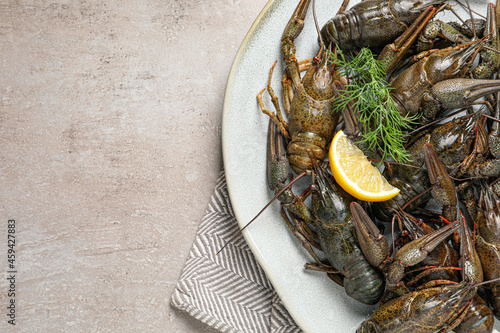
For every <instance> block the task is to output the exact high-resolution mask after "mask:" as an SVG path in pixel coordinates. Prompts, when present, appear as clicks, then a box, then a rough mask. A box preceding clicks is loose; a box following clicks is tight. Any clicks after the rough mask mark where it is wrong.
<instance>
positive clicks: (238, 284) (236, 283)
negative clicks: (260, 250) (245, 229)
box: [171, 171, 302, 333]
mask: <svg viewBox="0 0 500 333" xmlns="http://www.w3.org/2000/svg"><path fill="white" fill-rule="evenodd" d="M239 229H240V228H239V226H238V223H237V222H236V219H235V217H234V212H233V210H232V207H231V202H230V200H229V196H228V192H227V185H226V178H225V175H224V171H221V173H220V175H219V179H218V180H217V185H216V187H215V191H214V194H213V195H212V198H211V199H210V202H209V204H208V208H207V210H206V213H205V216H204V217H203V218H202V221H201V225H200V227H199V230H198V233H197V235H196V239H195V241H194V243H193V247H192V248H191V251H190V253H189V256H188V259H187V261H186V264H185V266H184V269H183V271H182V273H181V276H180V278H179V282H178V284H177V286H176V288H175V290H174V292H173V294H172V299H171V303H172V305H173V306H174V307H176V308H178V309H181V310H184V311H186V312H187V313H189V314H190V315H192V316H193V317H195V318H197V319H198V320H200V321H202V322H204V323H206V324H207V325H209V326H211V327H213V328H215V329H217V330H219V331H221V332H231V333H233V332H234V333H237V332H244V333H269V332H271V333H288V332H293V333H301V332H302V330H301V329H300V328H299V327H298V326H297V325H296V324H295V323H294V321H293V319H292V318H291V317H290V315H289V314H288V312H287V311H286V309H285V307H284V305H283V303H282V302H281V300H280V298H279V297H278V295H277V294H276V292H275V291H274V289H273V287H272V285H271V283H270V282H269V280H268V279H267V277H266V275H265V273H264V271H263V270H262V268H261V267H260V266H259V264H258V263H257V261H256V260H255V258H254V256H253V254H252V252H251V251H250V248H249V247H248V245H247V244H246V242H245V239H244V238H243V236H242V235H241V233H239ZM235 237H236V238H235ZM230 240H231V242H230V244H229V245H228V246H227V247H226V248H225V249H224V251H222V252H221V253H219V254H218V255H217V256H216V255H215V254H216V253H217V252H218V251H219V250H220V249H221V248H222V246H224V244H226V243H227V242H228V241H230Z"/></svg>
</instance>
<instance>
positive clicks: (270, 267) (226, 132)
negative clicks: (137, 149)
mask: <svg viewBox="0 0 500 333" xmlns="http://www.w3.org/2000/svg"><path fill="white" fill-rule="evenodd" d="M483 1H484V0H483ZM483 1H480V3H481V5H480V6H478V5H477V4H476V5H475V6H474V5H473V7H478V8H479V9H480V8H483V9H481V10H480V11H481V12H482V13H485V12H486V9H485V8H486V5H485V3H486V2H483ZM356 2H358V1H357V0H355V1H351V4H350V6H352V5H353V4H354V3H356ZM297 3H298V0H271V1H269V3H268V4H267V5H266V6H265V8H264V9H263V10H262V12H261V14H260V15H259V16H258V17H257V19H256V21H255V23H254V24H253V26H252V28H251V29H250V31H249V33H248V35H247V36H246V38H245V39H244V41H243V43H242V45H241V47H240V49H239V51H238V53H237V55H236V58H235V61H234V64H233V67H232V70H231V74H230V77H229V80H228V84H227V89H226V96H225V103H224V114H223V136H222V144H223V158H224V167H225V171H226V178H227V185H228V190H229V195H230V198H231V203H232V205H233V208H234V212H235V214H236V218H237V220H238V222H239V223H240V226H243V225H245V224H246V223H247V222H248V221H250V220H251V219H252V218H253V217H254V216H255V215H256V214H257V213H258V212H259V211H260V209H261V208H262V207H264V206H265V205H266V204H267V203H268V201H269V200H270V199H271V198H272V193H271V192H270V191H269V190H268V188H267V185H266V133H267V125H268V117H267V116H265V115H264V114H263V113H262V112H261V111H260V109H259V106H258V104H257V99H256V95H257V93H258V92H259V91H260V90H261V89H263V88H265V87H266V84H267V79H268V74H269V69H270V67H271V65H272V64H273V62H274V61H275V60H278V65H277V66H276V69H275V75H274V77H273V82H272V85H273V88H274V89H275V91H276V93H277V94H280V93H281V85H280V80H281V73H282V72H283V66H282V65H283V64H282V61H281V59H282V55H281V53H280V39H281V35H282V33H283V29H284V27H285V25H286V24H287V22H288V20H289V19H290V16H291V14H292V13H293V11H294V10H295V7H296V6H297ZM340 3H341V1H339V0H336V1H316V6H317V9H316V12H317V16H318V20H319V24H320V26H322V25H323V24H324V23H325V22H326V21H327V20H328V19H330V18H331V17H332V16H333V15H334V14H335V13H336V12H337V10H338V9H339V7H340ZM295 45H296V46H297V58H298V59H304V58H308V57H311V56H314V55H315V54H316V52H317V48H318V47H317V34H316V30H315V27H314V22H313V18H312V10H311V8H309V11H308V14H307V17H306V20H305V28H304V30H303V31H302V33H301V35H300V36H299V37H298V38H297V39H296V40H295ZM264 97H265V100H266V103H267V107H268V108H269V110H274V109H273V107H272V105H271V103H270V100H269V98H267V96H266V94H264ZM244 236H245V239H246V240H247V242H248V244H249V246H250V248H251V249H252V251H253V253H254V255H255V257H256V258H257V260H258V261H259V263H260V264H261V266H262V267H263V269H264V270H265V271H266V274H267V276H268V277H269V279H270V281H271V282H272V284H273V286H274V288H275V289H276V291H277V293H278V294H279V296H280V297H281V299H282V301H283V303H284V304H285V306H286V308H287V309H288V311H289V312H290V314H291V315H292V317H293V318H294V320H295V321H296V323H297V324H298V325H299V326H300V327H301V328H302V329H303V330H304V331H305V332H311V333H318V332H322V333H327V332H355V330H356V328H357V327H358V326H359V324H360V323H361V322H362V321H363V320H364V319H366V318H367V317H368V316H369V314H370V312H371V311H372V310H373V309H374V307H371V306H366V305H363V304H361V303H359V302H357V301H355V300H353V299H352V298H350V297H348V296H346V294H345V291H344V290H343V288H342V287H340V286H338V285H336V284H335V283H334V282H332V281H331V280H330V279H329V278H327V276H326V275H325V274H323V273H319V272H313V271H307V270H305V269H304V263H306V262H312V259H311V258H310V256H309V255H308V254H307V253H306V251H305V250H304V249H303V248H302V246H301V245H300V243H299V242H298V240H297V239H296V238H295V237H294V236H293V234H292V233H291V232H290V231H289V230H288V228H287V227H286V225H285V224H284V222H283V220H282V219H281V217H280V212H279V203H278V202H275V203H273V204H272V205H271V207H269V208H268V209H267V210H266V211H265V212H264V213H263V214H262V215H261V216H260V217H259V218H258V219H257V220H256V221H255V222H254V223H253V224H252V225H250V226H249V227H248V228H247V229H246V230H245V231H244ZM495 325H496V326H495V327H496V328H500V327H499V325H498V322H497V323H496V324H495Z"/></svg>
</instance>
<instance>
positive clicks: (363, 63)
mask: <svg viewBox="0 0 500 333" xmlns="http://www.w3.org/2000/svg"><path fill="white" fill-rule="evenodd" d="M329 56H330V57H331V58H332V59H333V60H332V61H334V62H335V64H336V65H337V66H338V73H339V75H341V76H345V77H347V78H351V79H350V80H349V83H348V84H347V85H346V86H345V88H346V90H345V91H341V97H340V98H339V101H338V103H335V108H334V111H335V112H342V110H344V109H345V108H346V107H347V104H349V103H350V102H351V101H352V102H353V103H354V104H353V108H354V110H355V112H356V113H357V116H358V119H359V122H360V124H361V132H362V134H361V137H362V140H361V141H360V142H363V143H366V144H367V145H368V149H370V150H372V149H378V150H380V151H381V152H382V160H387V158H388V157H392V158H393V159H394V160H395V161H398V162H407V161H408V160H409V154H408V152H407V151H406V149H405V148H404V143H405V141H406V135H405V133H404V131H405V130H406V129H410V128H411V125H412V124H414V123H415V122H416V120H417V118H418V117H416V116H413V117H409V116H406V117H403V116H402V115H401V114H400V113H399V112H398V109H397V107H396V105H395V104H394V101H393V99H392V97H391V95H390V88H389V86H388V84H387V82H386V80H385V78H386V76H387V74H386V72H385V70H384V68H383V64H382V62H380V61H378V60H376V59H375V58H374V56H373V54H372V52H371V51H370V49H368V48H363V49H361V50H360V52H359V53H358V55H357V56H356V57H355V58H353V59H352V60H350V61H348V60H346V58H345V56H344V54H343V53H342V52H340V51H338V56H335V55H334V54H333V53H332V52H329Z"/></svg>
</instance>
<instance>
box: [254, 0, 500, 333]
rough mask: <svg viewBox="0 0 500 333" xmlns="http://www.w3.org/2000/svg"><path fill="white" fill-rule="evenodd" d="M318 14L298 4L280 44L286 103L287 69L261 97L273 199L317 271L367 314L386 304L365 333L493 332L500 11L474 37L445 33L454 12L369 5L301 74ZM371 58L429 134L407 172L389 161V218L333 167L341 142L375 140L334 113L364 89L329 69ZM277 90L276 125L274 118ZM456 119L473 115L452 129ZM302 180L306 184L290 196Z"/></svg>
mask: <svg viewBox="0 0 500 333" xmlns="http://www.w3.org/2000/svg"><path fill="white" fill-rule="evenodd" d="M310 2H311V1H310V0H301V1H300V2H299V3H298V5H297V7H296V9H295V11H294V12H293V14H292V16H291V18H290V20H289V21H288V24H287V25H286V27H285V29H284V32H283V35H282V37H281V47H280V48H281V52H282V55H283V59H284V63H285V71H284V73H283V79H282V81H281V82H282V87H283V96H282V97H281V98H280V97H279V96H278V95H277V94H276V93H275V91H274V89H273V88H272V86H271V78H272V76H273V71H274V68H275V65H276V63H274V65H272V67H271V70H270V72H269V78H268V83H267V86H266V88H264V89H262V90H261V91H260V92H259V93H258V94H257V101H258V104H259V106H260V109H261V110H262V112H263V113H265V114H266V115H268V116H269V118H270V119H269V127H268V140H267V144H268V146H267V163H268V164H267V183H268V187H269V189H270V190H271V191H272V192H273V193H274V195H275V198H277V199H278V200H279V201H280V203H281V208H282V209H281V215H282V218H283V220H284V221H285V223H286V225H287V226H288V227H289V228H290V230H291V232H293V234H294V235H295V236H296V237H297V238H298V239H299V240H300V242H301V243H302V245H303V246H304V247H305V248H306V250H307V251H308V253H309V254H310V255H311V257H312V258H313V259H314V261H315V262H314V263H309V264H307V265H306V267H307V268H309V269H314V270H318V271H323V272H326V273H328V276H329V277H330V278H332V280H334V281H335V282H336V283H338V284H340V285H343V286H344V288H345V290H346V293H347V294H348V295H349V296H351V297H353V298H354V299H356V300H358V301H360V302H362V303H366V304H377V303H379V307H378V308H377V310H376V311H375V312H374V313H373V314H372V315H371V316H370V318H369V319H368V320H366V321H365V322H363V323H362V325H361V326H360V327H359V329H358V332H434V331H439V332H445V331H449V330H455V331H457V332H466V331H467V332H491V330H492V327H493V322H494V319H493V315H496V316H497V317H499V318H500V283H498V282H492V283H489V284H484V285H483V284H482V283H485V282H483V280H494V279H496V278H500V253H499V252H498V251H500V236H499V235H500V224H499V222H500V215H499V214H500V213H499V212H500V199H498V194H500V193H497V194H495V188H498V189H500V186H498V185H497V186H496V187H495V186H494V184H495V183H494V182H492V178H495V177H499V176H500V145H499V144H500V129H499V128H500V126H499V124H498V122H499V119H498V115H499V113H500V107H499V104H500V102H499V99H500V98H499V97H500V93H499V91H500V81H498V79H497V72H498V71H499V67H500V51H499V48H500V37H499V36H500V35H499V32H498V25H497V21H496V20H497V16H499V15H498V14H497V7H496V6H495V5H493V4H489V5H488V10H487V15H486V19H485V20H482V21H484V26H485V28H484V32H483V33H482V35H480V34H479V32H480V31H479V30H481V29H479V25H477V24H476V23H477V22H476V21H481V20H475V19H471V20H469V21H468V22H469V24H468V25H467V27H470V26H474V28H472V29H469V30H472V33H470V34H469V33H468V32H467V33H465V32H463V31H466V30H467V27H466V26H461V25H457V24H453V23H445V22H442V21H439V20H437V19H435V15H436V14H437V13H438V12H441V11H442V10H447V9H450V8H451V7H450V6H449V5H448V4H447V3H446V2H445V1H439V0H422V1H415V0H393V1H389V0H367V1H364V2H361V3H359V4H357V5H355V6H354V7H352V8H351V9H349V10H347V11H345V12H343V13H338V14H337V15H336V16H335V17H334V18H333V19H332V20H330V21H329V22H328V23H326V24H325V25H324V27H323V29H322V30H321V33H320V32H319V29H318V40H319V51H318V52H317V54H316V55H315V56H313V57H312V58H311V59H308V60H305V61H299V60H298V59H297V58H296V56H295V51H296V46H295V43H294V41H295V39H296V38H297V37H298V36H299V34H300V33H301V31H302V29H303V27H304V24H305V17H306V13H307V10H308V7H309V5H310ZM497 5H498V4H497ZM434 6H437V7H434ZM315 19H316V18H315ZM476 27H477V28H476ZM388 43H390V44H389V45H386V46H385V47H384V44H388ZM436 45H444V46H443V47H440V48H438V49H433V47H434V46H436ZM362 47H371V48H373V50H374V52H379V56H378V58H379V61H380V63H381V66H382V67H383V68H384V69H385V71H386V74H388V75H387V81H388V86H389V89H390V98H391V99H392V100H393V101H394V103H395V105H396V107H397V110H398V112H399V113H400V114H401V115H412V116H413V115H417V116H418V117H419V118H420V122H419V123H418V124H416V125H414V126H413V127H417V126H418V125H423V124H425V128H422V129H418V128H417V129H416V130H415V132H414V133H412V134H411V135H408V133H406V134H407V137H405V139H407V141H406V142H405V148H406V149H407V150H408V152H409V161H408V162H407V163H405V164H401V163H397V162H399V161H384V163H385V164H384V166H385V171H384V175H385V177H386V178H387V179H388V181H389V183H391V184H392V185H393V186H395V187H397V188H399V189H400V190H401V193H400V194H399V195H398V196H397V197H395V198H393V199H391V200H390V201H387V202H382V203H377V204H375V203H368V202H361V201H359V200H357V199H355V198H353V197H352V196H351V195H349V194H348V193H347V192H345V191H344V190H343V189H342V188H341V187H340V186H339V185H337V183H336V182H335V180H334V179H333V177H332V175H331V174H330V173H329V172H328V171H326V169H325V167H324V163H325V158H326V155H327V154H326V151H327V150H328V148H329V145H330V142H331V141H332V138H333V136H334V134H335V132H336V131H337V130H339V129H342V128H343V129H345V130H346V132H347V133H349V135H350V138H351V139H352V140H356V139H358V140H359V138H361V137H362V135H363V133H360V132H361V131H362V128H361V127H360V125H359V124H360V119H358V118H357V117H359V114H357V113H356V110H355V108H354V107H353V106H352V104H349V103H348V104H346V108H345V110H342V112H341V115H340V114H339V113H338V112H333V111H332V109H333V108H334V106H335V105H336V103H338V101H339V99H340V98H342V96H346V95H349V87H350V84H349V83H350V81H351V80H355V79H356V75H355V74H353V76H352V77H342V76H341V75H340V74H339V72H338V68H337V64H336V62H335V61H332V59H331V58H330V57H331V54H335V52H336V50H338V48H340V49H342V50H343V52H344V53H346V54H348V53H349V52H351V51H353V52H354V53H355V52H356V50H359V49H360V48H362ZM420 50H424V51H422V52H420ZM407 53H408V54H409V55H407ZM352 56H353V57H354V56H355V54H352ZM477 59H479V64H477ZM303 71H305V74H303V75H302V74H301V72H303ZM266 89H267V91H268V93H269V95H270V97H271V101H272V104H273V106H274V109H275V112H272V111H269V110H268V109H267V108H266V106H265V102H264V99H263V93H264V91H265V90H266ZM481 98H483V100H480V99H481ZM484 98H485V99H484ZM281 99H282V100H283V102H284V105H285V110H286V113H287V115H288V116H287V117H286V116H285V115H284V114H282V112H281V106H280V100H281ZM480 105H481V106H482V107H481V108H480V107H479V106H480ZM451 109H462V111H461V114H460V115H458V116H455V115H454V114H452V115H451V116H449V114H450V112H451V111H450V110H451ZM478 109H480V110H479V111H478ZM443 115H447V116H443ZM440 117H443V118H440ZM446 117H448V118H446ZM286 118H287V119H286ZM339 119H342V122H339ZM435 119H438V120H439V121H440V122H439V123H438V122H436V121H435ZM370 125H371V126H375V127H376V126H379V125H380V124H377V123H370ZM357 144H360V143H359V141H358V142H357ZM360 145H361V144H360ZM364 148H365V149H366V148H367V147H364ZM374 156H379V155H377V152H375V154H374ZM290 169H291V170H293V172H295V174H296V177H295V179H294V180H293V181H291V182H288V181H289V179H290V174H291V170H290ZM304 176H310V178H311V183H310V186H309V187H308V188H307V189H306V190H305V191H304V193H303V194H301V195H296V194H295V193H294V192H293V190H292V184H293V183H294V182H295V181H296V180H297V179H298V178H301V177H304ZM499 184H500V182H499ZM498 192H500V191H498ZM478 193H479V194H480V197H479V199H478V198H477V194H478ZM309 197H310V198H309ZM308 198H309V199H310V205H308V204H306V200H308ZM464 208H465V210H464ZM383 222H392V224H391V226H392V229H393V231H392V234H391V235H392V245H391V244H390V242H389V240H388V239H387V238H386V236H385V235H384V234H383V232H380V229H379V228H378V226H379V225H381V223H383ZM474 225H477V230H476V229H473V232H472V233H471V231H470V226H474ZM318 252H320V253H322V254H320V255H318ZM322 256H323V257H322ZM483 271H484V274H483ZM488 282H489V281H488ZM478 290H480V291H481V292H478ZM484 295H487V296H488V297H486V300H483V298H482V296H484ZM489 306H491V307H492V308H493V310H491V309H490V307H489Z"/></svg>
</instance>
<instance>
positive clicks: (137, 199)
mask: <svg viewBox="0 0 500 333" xmlns="http://www.w3.org/2000/svg"><path fill="white" fill-rule="evenodd" d="M266 2H267V0H244V1H239V0H236V1H235V0H232V1H225V0H214V1H193V0H186V1H177V0H175V1H174V0H167V1H159V0H149V1H130V0H125V1H100V0H91V1H82V2H77V1H64V2H53V3H52V2H45V1H29V0H28V1H24V2H17V1H6V2H3V3H2V4H1V5H0V59H1V78H0V140H1V141H0V142H1V150H2V152H1V154H0V271H1V272H2V273H3V274H0V276H2V277H8V273H7V271H8V270H9V267H8V263H7V254H8V253H7V250H8V247H7V235H8V225H7V222H8V220H9V219H15V221H16V223H15V232H16V233H15V236H16V244H15V248H14V249H15V251H16V253H15V254H16V258H15V261H14V269H15V271H16V273H15V284H14V287H15V293H16V295H15V297H9V296H8V295H7V291H8V289H9V287H10V284H9V281H8V280H7V279H6V278H2V279H0V314H1V315H0V331H2V332H5V331H14V329H15V331H17V332H35V331H37V332H49V331H51V332H58V331H61V332H62V331H64V332H97V331H99V332H137V331H139V330H142V331H144V332H160V331H163V332H179V333H180V332H215V331H214V330H212V329H209V328H207V327H206V326H205V325H204V324H201V323H199V322H197V321H196V320H194V319H192V318H190V317H189V316H187V315H185V314H183V313H181V312H179V311H176V310H174V309H172V308H171V307H170V295H171V293H172V290H173V288H174V286H175V284H176V282H177V279H178V277H179V275H180V272H181V269H182V267H183V265H184V262H185V259H186V256H187V254H188V251H189V249H190V247H191V243H192V241H193V239H194V236H195V233H196V230H197V227H198V224H199V222H200V219H201V217H202V215H203V213H204V210H205V208H206V205H207V202H208V200H209V198H210V196H211V194H212V191H213V187H214V184H215V180H216V178H217V175H218V172H219V170H220V169H221V166H222V152H221V118H222V106H223V99H224V91H225V85H226V79H227V77H228V74H229V70H230V67H231V64H232V61H233V59H234V56H235V54H236V51H237V50H238V47H239V45H240V43H241V41H242V40H243V38H244V36H245V34H246V33H247V31H248V29H249V28H250V26H251V25H252V23H253V21H254V19H255V18H256V17H257V15H258V14H259V12H260V11H261V9H262V8H263V7H264V5H265V4H266ZM256 66H261V65H260V64H256ZM256 93H257V92H256ZM12 298H14V300H15V305H16V312H15V315H16V317H15V319H16V326H15V328H14V327H13V326H11V325H9V324H8V323H7V319H8V317H7V316H6V313H7V309H6V306H7V305H8V304H9V302H10V300H11V299H12Z"/></svg>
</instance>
